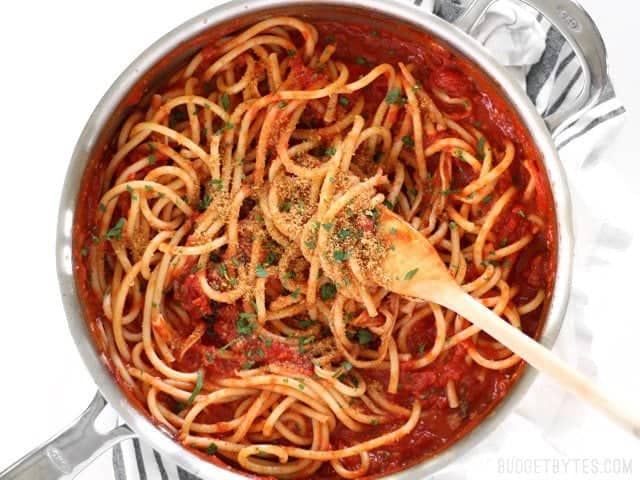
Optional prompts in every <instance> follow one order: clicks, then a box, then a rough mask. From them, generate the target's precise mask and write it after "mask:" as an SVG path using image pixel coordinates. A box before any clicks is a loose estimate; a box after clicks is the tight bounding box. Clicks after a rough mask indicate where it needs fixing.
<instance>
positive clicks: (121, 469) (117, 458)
mask: <svg viewBox="0 0 640 480" xmlns="http://www.w3.org/2000/svg"><path fill="white" fill-rule="evenodd" d="M112 461H113V474H114V476H115V478H116V480H127V473H126V470H125V466H124V456H123V455H122V445H121V444H119V443H118V444H117V445H116V446H115V447H113V460H112Z"/></svg>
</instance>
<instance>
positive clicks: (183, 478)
mask: <svg viewBox="0 0 640 480" xmlns="http://www.w3.org/2000/svg"><path fill="white" fill-rule="evenodd" d="M178 478H179V479H180V480H201V479H200V477H196V476H195V475H194V474H193V473H189V472H187V471H186V470H183V469H182V468H180V467H178Z"/></svg>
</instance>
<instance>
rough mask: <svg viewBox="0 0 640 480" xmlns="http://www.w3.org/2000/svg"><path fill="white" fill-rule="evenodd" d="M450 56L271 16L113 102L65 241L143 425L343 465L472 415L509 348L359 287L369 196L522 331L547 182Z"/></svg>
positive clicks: (405, 455) (357, 465) (339, 471)
mask: <svg viewBox="0 0 640 480" xmlns="http://www.w3.org/2000/svg"><path fill="white" fill-rule="evenodd" d="M390 50H394V51H393V52H391V51H390ZM472 73H473V72H472V70H471V67H470V66H469V65H467V64H466V63H464V62H462V61H461V60H459V59H457V58H456V56H455V55H453V54H452V53H451V52H449V51H447V50H446V49H445V48H443V47H442V46H440V45H439V44H437V43H436V42H434V41H433V40H428V41H426V40H425V42H424V44H423V45H421V46H416V45H412V44H409V43H407V42H405V41H400V40H396V39H394V37H393V35H392V34H391V33H390V32H387V31H384V30H380V31H370V30H368V29H367V28H366V27H364V26H361V25H356V24H348V23H337V22H331V23H329V22H324V23H323V22H319V23H318V24H317V25H315V26H314V25H311V24H309V23H306V22H304V21H301V20H300V19H296V18H289V17H274V18H270V19H267V20H264V21H261V22H260V23H257V24H255V25H253V26H251V27H250V28H248V29H246V30H244V31H242V32H240V33H237V34H234V35H232V36H226V37H224V38H221V39H218V40H217V41H215V42H212V43H211V44H210V45H208V46H206V47H204V48H202V49H201V50H200V51H199V52H198V53H197V54H196V55H195V56H194V57H193V58H192V59H191V60H190V61H189V63H188V64H187V65H186V66H184V67H183V68H181V69H180V70H179V71H177V72H176V73H175V75H173V77H172V78H170V79H169V81H168V82H167V83H166V84H165V85H163V86H162V87H161V88H159V89H157V90H155V91H154V92H152V93H151V94H150V95H149V96H148V97H147V98H148V100H145V101H143V102H141V103H140V104H138V105H137V106H136V108H135V109H134V110H133V112H132V113H131V114H130V115H129V116H128V118H126V121H124V122H123V124H122V126H121V128H120V129H119V132H118V134H117V136H116V138H114V139H113V142H112V145H111V146H110V147H109V149H108V150H107V152H106V153H105V155H104V157H105V158H104V160H103V161H102V162H99V163H98V165H97V166H95V167H94V168H92V169H91V170H90V172H89V173H88V174H87V176H86V180H85V186H84V190H83V195H84V198H85V201H84V202H82V203H83V205H84V206H83V207H82V208H86V209H87V213H86V215H85V216H84V217H83V216H82V215H81V216H80V218H81V219H82V220H80V221H79V222H78V224H77V225H76V237H75V248H76V258H77V262H76V263H77V269H78V278H79V283H80V287H81V289H83V290H84V291H85V299H86V303H87V305H88V312H89V315H90V316H91V318H90V321H91V325H92V326H93V328H94V331H95V333H96V337H97V339H98V341H99V343H100V346H101V348H102V349H103V351H104V352H105V357H106V359H107V361H108V363H109V365H110V367H111V368H112V370H113V372H114V375H115V376H116V378H117V379H118V381H119V383H120V384H121V386H122V388H124V389H125V390H126V391H127V392H128V393H129V394H130V396H131V398H132V399H133V401H135V402H136V403H137V404H138V405H139V406H140V408H141V409H143V410H144V411H146V412H147V413H148V415H150V416H151V417H152V418H153V420H154V422H156V423H157V424H158V425H159V426H160V427H161V428H162V429H164V430H165V431H167V432H169V433H170V434H171V435H173V436H174V437H175V438H176V439H177V440H178V441H180V442H181V443H182V444H183V445H184V446H185V447H187V448H190V449H194V450H197V451H200V452H201V453H202V454H204V455H207V456H210V458H211V459H212V460H213V461H217V459H218V458H220V459H222V460H224V461H225V462H227V463H228V464H230V465H232V466H234V467H236V468H240V469H242V470H244V471H246V472H251V473H255V474H259V475H264V476H273V477H278V478H310V477H312V478H335V477H338V476H339V477H343V478H358V477H361V476H365V475H376V474H382V473H388V472H390V471H394V470H397V469H400V468H404V467H406V466H408V465H410V464H412V463H415V462H416V461H418V460H420V459H422V458H424V457H426V456H428V455H431V454H433V453H435V452H437V451H439V450H441V449H442V448H445V447H446V446H447V445H448V444H450V443H451V442H453V441H455V440H456V439H457V438H459V437H460V436H461V435H462V434H464V432H466V431H468V429H470V428H472V426H473V425H475V424H476V423H477V422H478V421H479V420H480V419H481V418H483V417H484V415H486V413H487V412H488V411H490V409H491V407H492V406H493V405H494V404H495V403H496V402H497V401H498V400H499V399H500V398H501V397H502V396H503V395H504V394H505V392H506V391H507V389H508V386H509V385H510V384H511V382H512V381H513V379H514V378H515V377H517V374H518V372H519V369H518V368H516V367H519V366H520V364H521V361H520V359H519V358H518V357H516V356H515V355H513V354H511V352H509V351H508V350H507V349H506V348H504V347H503V346H502V345H500V344H499V343H497V342H495V341H494V340H493V339H491V338H490V337H488V336H486V335H485V334H483V333H482V332H480V331H479V329H478V328H476V327H475V326H473V325H472V324H470V323H469V322H468V321H467V320H465V319H464V318H461V317H460V316H458V315H456V314H455V313H454V312H452V311H449V310H446V309H444V308H442V307H440V306H439V305H436V304H431V303H421V302H419V301H416V300H414V299H409V298H403V297H401V296H399V295H397V294H394V293H390V292H388V291H387V290H385V289H384V288H382V287H380V286H377V285H376V284H375V283H373V282H371V281H368V276H369V275H370V273H371V272H370V270H371V269H374V268H375V266H376V262H377V261H378V259H379V258H380V257H381V256H382V255H384V252H385V249H388V248H393V244H392V243H391V244H383V243H382V242H381V241H380V240H379V239H378V237H377V235H376V228H377V220H378V217H379V215H380V211H381V209H382V208H389V209H391V210H393V211H395V212H396V213H398V214H399V215H400V216H401V217H403V218H404V219H405V220H406V221H408V222H409V223H411V225H413V226H414V227H415V228H416V229H418V230H419V231H420V232H421V233H422V234H423V235H424V236H425V237H427V238H428V239H429V241H430V242H431V243H432V244H433V245H434V246H435V247H436V248H437V250H438V252H439V253H440V255H441V257H442V259H443V261H444V262H445V264H446V265H448V267H449V269H450V272H451V275H452V276H453V277H454V278H455V280H456V281H457V282H458V283H459V284H461V285H462V286H463V288H464V290H465V291H467V292H469V293H470V294H471V295H473V296H474V297H476V298H477V299H478V301H480V302H482V303H483V304H484V305H486V306H488V307H490V308H492V309H493V311H494V312H495V313H496V314H498V315H500V316H502V317H503V318H504V319H505V320H506V321H508V322H510V323H511V324H512V325H513V326H515V327H517V328H523V329H524V330H525V331H526V332H527V333H528V334H529V335H535V334H536V332H537V331H538V328H539V326H540V318H541V316H542V314H543V311H544V305H545V303H546V300H547V297H548V295H549V290H550V283H551V279H552V276H553V248H554V246H553V222H554V219H553V212H552V210H551V206H550V205H551V202H550V194H549V189H548V185H547V181H546V178H545V177H544V174H543V172H542V171H541V168H540V164H539V161H538V158H537V156H536V152H535V150H534V149H533V148H532V147H531V143H530V141H529V140H528V137H527V136H526V134H525V133H524V130H523V128H522V126H521V125H520V124H519V123H518V120H517V118H516V117H515V115H513V114H512V113H511V112H510V111H509V109H508V108H507V107H506V106H505V105H504V103H501V101H500V99H499V97H498V96H497V95H496V94H495V93H492V91H491V89H490V87H489V86H488V84H487V83H486V82H485V83H483V81H482V80H479V79H477V78H474V76H473V75H472ZM356 247H357V248H356ZM363 252H365V253H366V255H365V254H363ZM363 255H365V256H363ZM410 274H411V272H408V273H407V275H410ZM92 305H93V308H92Z"/></svg>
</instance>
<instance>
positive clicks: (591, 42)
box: [454, 0, 611, 140]
mask: <svg viewBox="0 0 640 480" xmlns="http://www.w3.org/2000/svg"><path fill="white" fill-rule="evenodd" d="M496 1H497V0H470V1H469V3H468V5H467V6H466V8H465V10H464V12H463V13H462V15H460V17H458V19H457V20H456V21H454V25H456V26H457V27H458V28H460V29H462V30H464V31H465V32H466V33H469V34H471V33H472V32H473V30H474V28H475V27H476V25H477V24H478V23H479V21H480V20H481V19H482V17H483V16H484V14H485V13H486V12H487V10H488V9H489V7H491V5H492V4H493V3H495V2H496ZM520 1H522V2H523V3H526V4H527V5H529V6H530V7H532V8H534V9H535V10H537V11H538V12H540V13H541V14H542V15H544V16H545V17H546V18H547V20H548V21H549V22H551V24H552V25H553V26H554V27H555V28H556V29H557V30H558V31H559V32H560V33H561V34H562V35H563V36H564V37H565V39H566V40H567V42H568V43H569V45H571V47H572V48H573V50H574V52H575V53H576V57H577V58H578V60H579V62H580V66H581V67H582V72H583V77H584V87H583V89H582V92H581V93H580V95H579V96H578V98H576V100H575V101H574V102H573V104H572V105H570V106H569V107H568V108H566V109H563V110H560V111H558V112H555V113H553V114H551V115H549V116H547V117H546V118H545V119H544V120H545V122H546V123H547V127H548V128H549V131H550V132H551V136H552V137H553V138H554V140H555V139H556V138H557V137H558V135H560V133H562V132H564V131H565V130H567V128H568V127H570V126H571V124H572V123H573V122H574V121H575V120H577V119H578V117H580V116H581V115H582V114H584V113H586V112H587V111H588V110H590V109H591V108H593V107H594V106H596V105H598V104H599V103H601V102H602V101H603V100H605V99H606V95H607V93H608V92H607V90H608V89H609V88H608V87H610V86H611V80H610V78H609V75H608V66H607V50H606V48H605V45H604V41H603V39H602V35H601V34H600V31H599V30H598V27H596V24H595V23H594V22H593V20H592V19H591V17H590V16H589V14H588V13H587V12H586V11H585V10H584V9H583V8H582V7H581V6H580V5H579V4H578V3H576V2H575V1H573V0H520Z"/></svg>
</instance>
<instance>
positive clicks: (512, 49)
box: [80, 0, 625, 480]
mask: <svg viewBox="0 0 640 480" xmlns="http://www.w3.org/2000/svg"><path fill="white" fill-rule="evenodd" d="M407 1H412V3H414V4H415V5H416V7H418V8H422V9H426V10H429V11H433V12H435V13H436V14H437V15H439V16H441V17H443V18H444V19H446V20H449V21H452V20H454V19H455V18H456V17H457V16H458V15H459V13H460V11H461V8H462V6H461V3H463V2H464V0H407ZM474 36H475V37H476V38H477V39H478V40H479V41H480V42H481V43H483V44H484V45H485V46H486V47H487V48H488V49H489V50H490V51H491V52H492V53H493V54H494V55H495V56H496V58H497V59H498V60H499V61H500V62H502V63H503V64H504V65H505V66H506V67H507V68H508V69H509V70H510V71H511V72H512V73H513V75H515V76H516V78H517V79H518V80H519V81H520V82H521V84H522V86H523V88H524V89H526V91H527V93H528V95H529V96H530V98H531V100H532V101H533V102H534V104H535V105H536V107H537V109H538V111H539V112H540V113H541V114H542V115H549V114H552V113H554V112H557V111H561V110H562V109H563V108H566V107H567V105H570V104H571V102H572V101H573V100H574V99H575V98H576V97H577V96H578V94H579V93H580V89H581V88H582V72H581V68H580V66H579V63H578V62H577V60H576V56H575V53H574V52H572V50H571V48H570V46H569V45H568V44H567V42H566V41H565V40H564V38H563V37H562V35H561V34H560V33H559V32H558V31H557V30H556V29H555V28H553V27H552V26H551V25H550V24H549V22H547V21H546V20H545V19H544V18H542V16H540V15H538V14H537V13H536V12H534V11H533V10H531V9H529V8H528V7H524V6H523V4H522V3H521V2H518V1H517V0H513V1H512V0H501V1H500V2H498V3H497V4H496V5H495V6H494V7H492V9H491V11H490V12H489V13H488V14H487V16H486V17H485V19H484V21H483V22H482V24H481V25H479V26H478V28H477V29H476V31H475V32H474ZM624 112H625V110H624V107H623V106H622V105H621V104H620V102H619V101H618V100H617V99H616V97H615V94H614V91H613V89H612V88H609V90H608V91H607V95H606V96H605V97H604V98H603V99H602V101H601V102H600V103H599V104H598V105H596V106H594V108H592V109H591V110H590V111H589V112H587V113H585V114H584V115H582V116H581V117H580V118H579V119H578V120H576V121H575V122H574V124H573V125H571V127H570V128H568V129H567V130H566V131H565V133H564V135H562V136H561V137H560V138H559V139H558V146H559V148H560V149H561V156H562V160H563V162H565V164H566V165H567V170H568V172H569V176H570V177H571V174H572V172H573V171H575V170H576V169H579V168H580V166H581V164H582V163H583V161H584V159H585V158H587V157H589V156H590V155H591V157H593V155H592V152H593V150H594V148H595V146H596V145H597V144H598V143H599V142H600V141H601V140H602V139H603V138H605V137H609V138H610V137H611V135H612V133H613V132H615V131H616V130H618V129H619V126H620V122H621V121H622V120H623V117H624V115H623V114H624ZM576 139H580V142H575V140H576ZM569 144H572V148H571V149H568V148H567V149H565V147H567V146H568V145H569ZM576 144H579V147H578V148H574V147H575V145H576ZM566 150H570V152H569V153H568V154H565V153H564V152H565V151H566ZM572 190H573V192H574V194H576V192H577V194H578V195H580V191H579V190H580V185H575V184H572ZM575 215H576V216H578V217H579V216H580V215H581V213H580V211H576V212H575ZM598 241H601V242H602V240H597V239H595V240H594V241H593V245H594V248H597V242H598ZM600 247H602V245H600ZM577 263H578V264H579V263H580V262H579V259H578V262H577ZM578 273H579V272H578ZM576 295H577V297H578V298H579V297H580V293H578V294H575V295H573V296H572V302H573V303H575V302H576V300H575V299H574V298H573V297H575V296H576ZM578 303H579V302H578ZM568 317H569V319H568V321H569V322H570V324H571V328H569V329H568V330H569V331H568V332H567V329H566V328H565V330H564V332H563V333H564V335H561V337H560V339H559V342H558V345H557V348H556V351H559V353H560V354H561V355H562V356H564V357H565V358H566V359H568V360H569V361H570V362H571V363H573V364H576V365H581V366H584V361H586V360H585V359H588V358H589V342H585V341H582V340H581V338H589V334H588V332H589V328H588V323H587V324H586V326H585V324H584V323H585V322H583V320H584V318H583V317H584V312H583V311H582V310H581V309H580V308H579V306H575V305H570V307H569V315H568ZM576 332H581V333H576ZM585 332H586V333H585ZM540 383H541V382H536V385H535V387H538V388H544V384H543V386H542V387H539V384H540ZM545 395H546V396H545V402H544V403H545V405H544V409H545V411H544V412H542V411H541V410H542V407H541V405H540V403H541V402H539V401H536V399H533V398H531V397H532V396H531V395H530V396H527V398H525V400H524V401H523V402H522V404H521V406H520V407H519V408H518V410H517V411H516V414H514V415H511V416H510V417H509V418H508V419H507V420H506V421H505V424H508V425H502V426H501V428H500V429H499V430H500V432H501V433H500V432H498V433H497V434H493V435H490V436H489V437H488V438H487V439H486V441H485V442H483V443H482V444H481V445H479V446H478V447H477V448H475V449H473V450H472V452H471V453H470V454H467V455H466V456H465V457H464V459H462V460H458V461H457V462H456V463H455V464H454V465H452V466H451V467H449V468H447V469H445V470H443V471H442V472H440V473H438V474H437V475H436V476H435V477H433V478H438V479H439V480H441V479H452V480H453V479H456V480H460V479H466V478H489V476H492V475H491V474H492V473H493V474H495V473H496V472H497V470H496V466H495V465H492V464H491V462H492V461H493V459H495V458H496V457H497V456H498V455H499V454H500V453H499V452H508V451H509V450H508V447H509V442H505V440H504V439H505V438H506V437H505V430H504V429H505V428H506V429H507V430H508V432H509V435H517V436H518V438H522V439H524V440H523V441H525V442H526V445H527V448H530V445H532V444H536V445H541V447H540V449H541V450H539V451H541V452H543V451H545V450H544V447H545V445H547V443H548V439H549V438H552V437H553V438H557V434H556V433H557V432H556V431H554V428H559V427H554V425H555V424H554V422H553V420H552V419H553V418H555V417H554V415H557V413H558V412H559V411H560V410H561V408H562V405H563V404H564V409H563V414H564V415H569V416H570V415H571V412H570V411H566V410H567V408H566V402H564V399H565V397H564V394H563V393H562V392H561V391H560V389H554V388H550V389H547V390H545ZM563 402H564V403H563ZM574 415H576V414H575V413H574ZM541 418H542V421H540V419H541ZM545 420H548V421H545ZM511 438H513V437H511ZM520 445H521V446H522V444H520ZM504 454H505V455H506V453H504ZM110 455H111V460H112V462H111V463H112V465H113V478H114V479H115V480H146V479H161V480H199V479H198V477H196V476H194V475H192V474H190V473H188V472H186V471H185V470H184V469H182V468H181V467H179V466H177V465H175V464H174V463H172V462H171V461H168V460H166V459H163V458H162V457H161V455H160V454H159V453H158V452H155V451H154V450H152V449H151V448H150V447H148V446H146V445H145V444H144V443H143V442H141V441H139V440H137V439H134V440H128V441H126V442H124V443H122V444H121V445H118V446H116V447H114V449H113V451H112V452H111V454H110ZM101 463H102V465H104V463H105V462H104V461H103V462H101ZM488 465H489V466H488ZM483 469H484V473H486V475H489V476H486V475H485V474H484V473H481V472H483ZM469 472H474V473H473V474H472V473H469ZM224 477H225V473H224V472H222V471H221V472H220V476H219V478H224ZM80 478H82V475H81V477H80ZM86 478H95V473H92V474H90V476H88V477H86ZM100 478H111V473H110V472H109V474H108V476H107V477H103V476H101V477H100ZM505 478H506V477H505ZM576 478H577V477H576Z"/></svg>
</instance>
